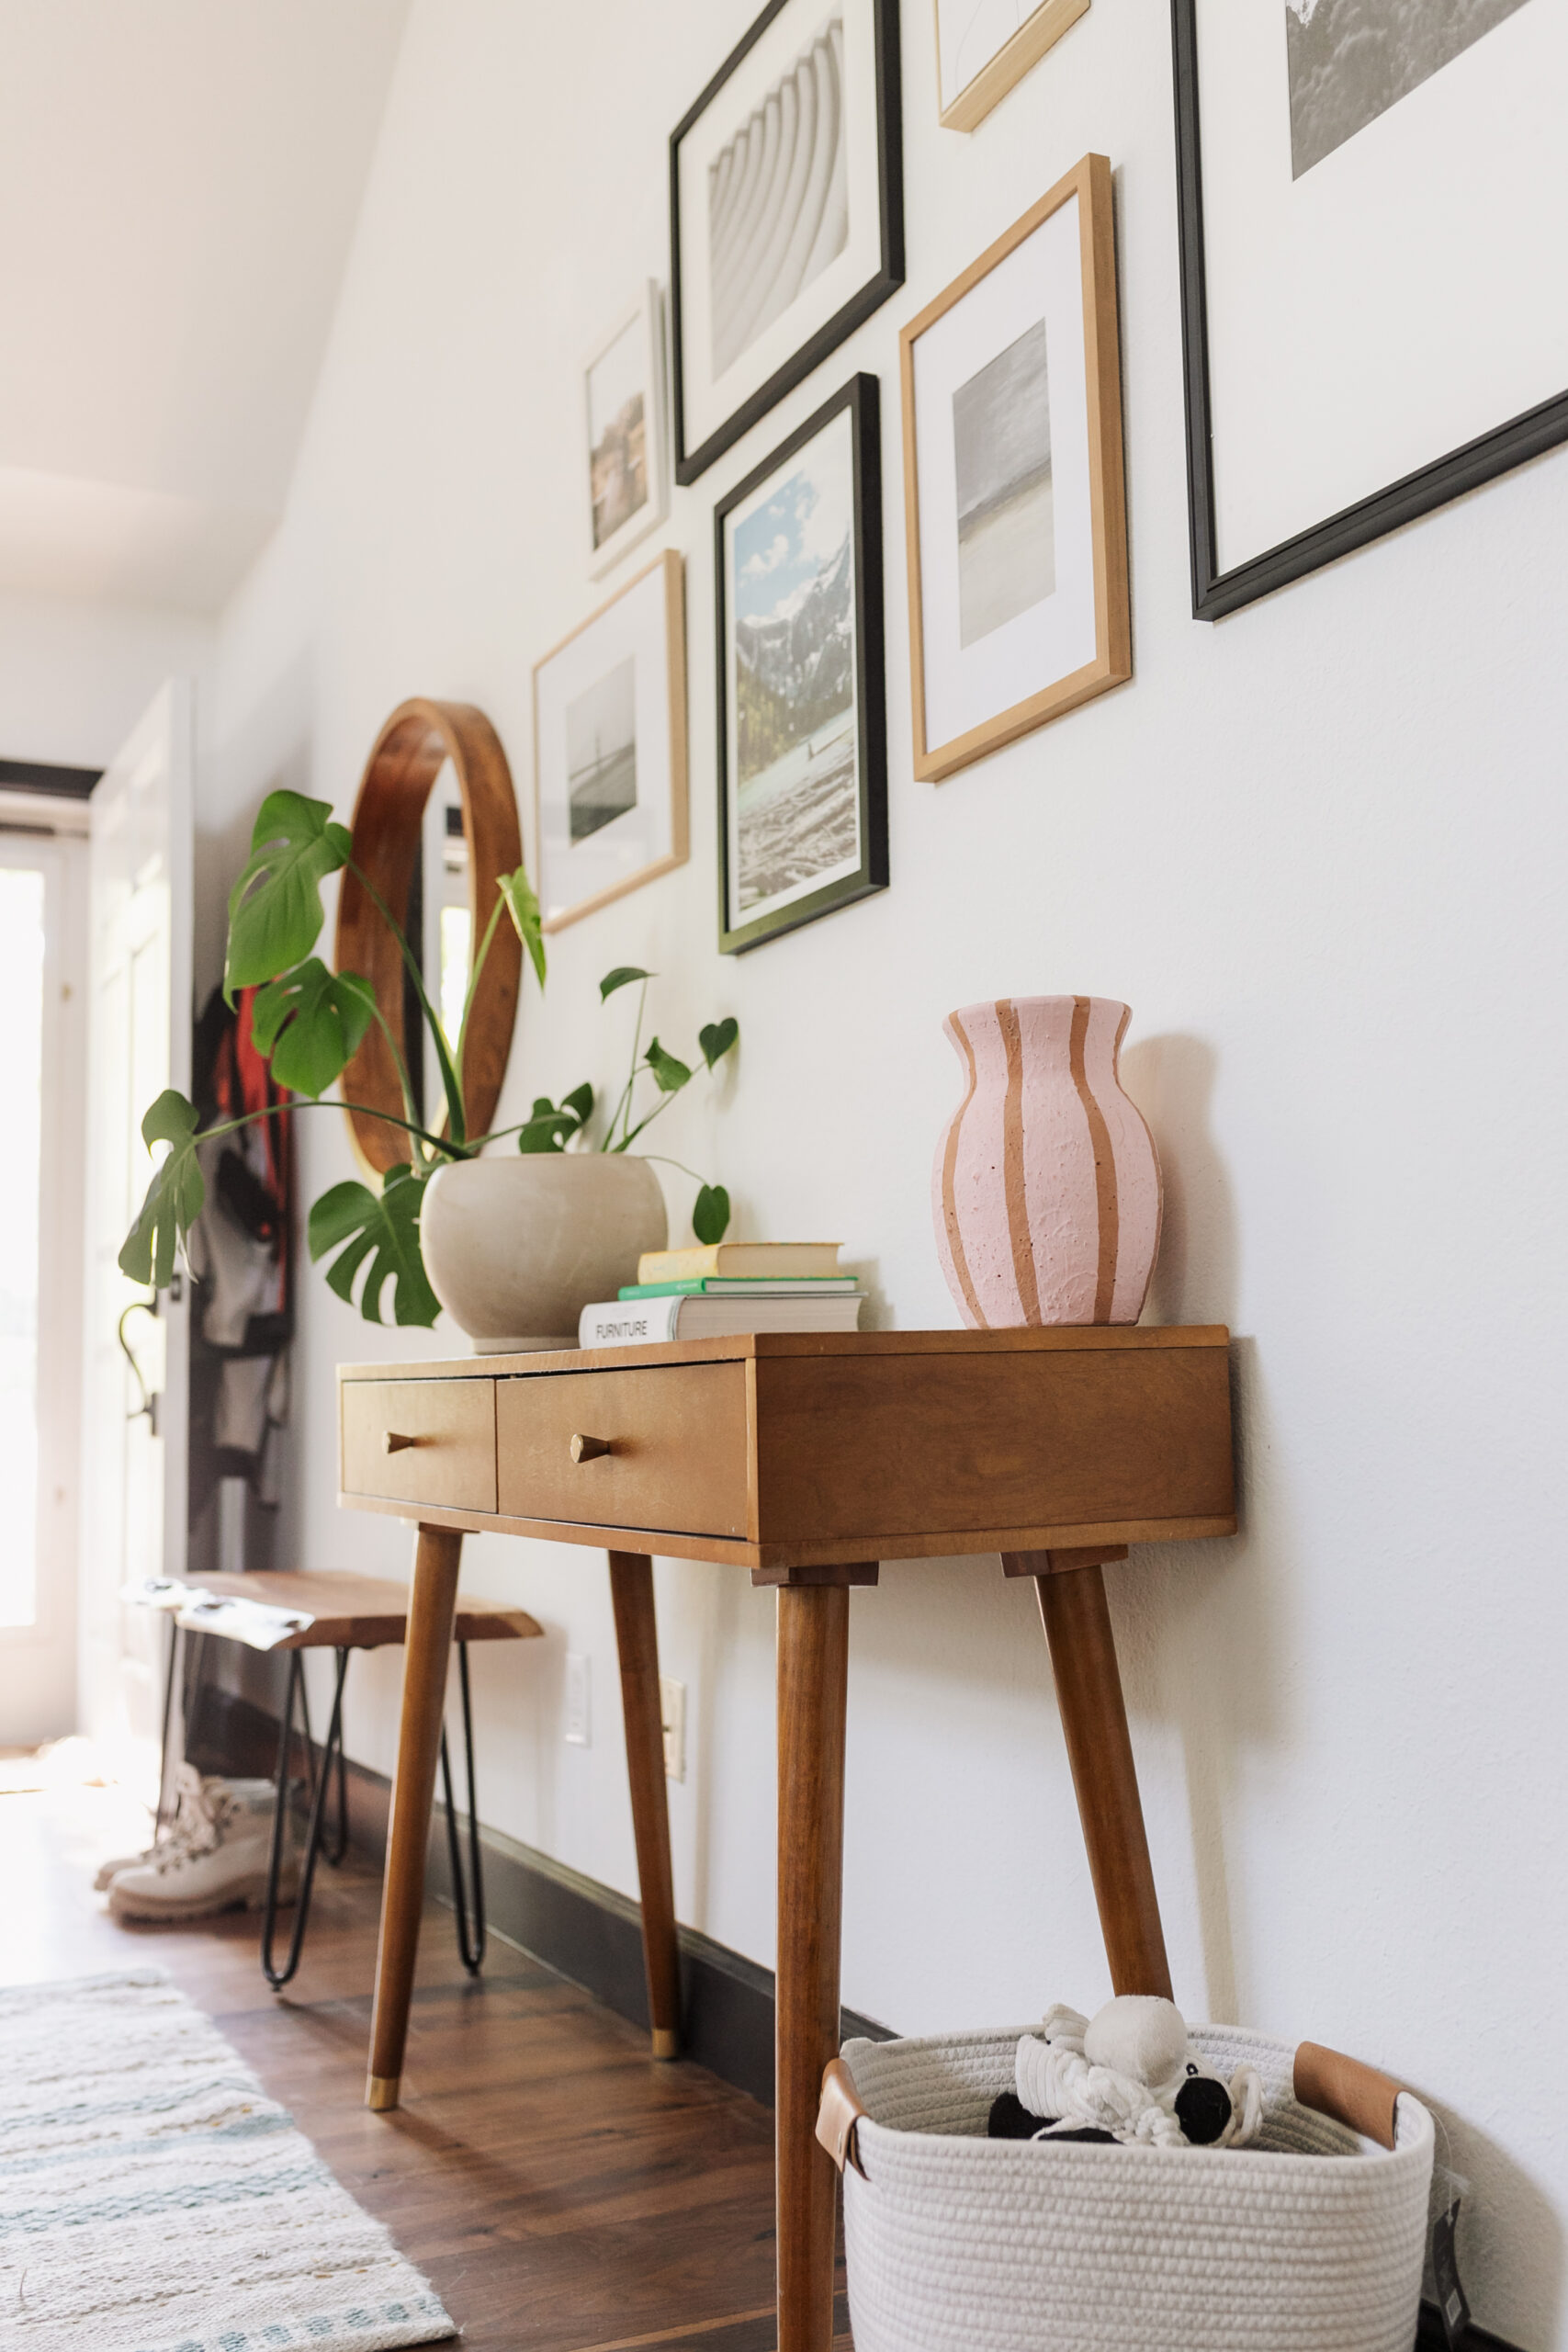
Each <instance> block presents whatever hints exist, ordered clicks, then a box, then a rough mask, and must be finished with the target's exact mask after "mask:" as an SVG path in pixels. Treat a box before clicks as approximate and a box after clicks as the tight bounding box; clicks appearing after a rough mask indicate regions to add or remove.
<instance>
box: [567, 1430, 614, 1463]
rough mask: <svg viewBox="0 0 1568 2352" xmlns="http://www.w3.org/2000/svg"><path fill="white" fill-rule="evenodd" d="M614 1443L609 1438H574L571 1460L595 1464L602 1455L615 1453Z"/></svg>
mask: <svg viewBox="0 0 1568 2352" xmlns="http://www.w3.org/2000/svg"><path fill="white" fill-rule="evenodd" d="M613 1450H614V1445H613V1441H612V1440H611V1439H609V1438H607V1437H582V1436H581V1435H579V1436H577V1437H574V1438H573V1439H572V1441H571V1458H572V1460H573V1461H574V1462H595V1461H597V1460H598V1457H599V1456H600V1454H602V1453H611V1452H613Z"/></svg>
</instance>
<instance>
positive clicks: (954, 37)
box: [932, 0, 1089, 130]
mask: <svg viewBox="0 0 1568 2352" xmlns="http://www.w3.org/2000/svg"><path fill="white" fill-rule="evenodd" d="M1088 10H1089V0H1039V5H1038V6H1036V7H1031V6H1030V5H1029V0H932V11H933V16H934V19H935V27H936V87H937V119H938V121H939V122H940V123H941V124H942V127H943V129H944V130H975V129H976V126H977V125H978V124H980V123H982V122H984V120H985V119H986V117H987V115H988V114H989V113H990V111H991V108H992V107H994V106H996V105H997V104H998V101H999V100H1001V99H1002V98H1005V97H1006V96H1007V94H1008V92H1009V91H1010V89H1012V88H1014V87H1015V86H1016V85H1017V84H1018V83H1020V82H1021V81H1022V79H1023V77H1024V75H1025V74H1027V73H1028V72H1029V70H1030V68H1031V66H1032V65H1038V64H1039V62H1040V60H1041V59H1042V58H1043V56H1044V54H1045V52H1046V51H1047V50H1049V49H1054V48H1055V45H1056V43H1057V42H1058V41H1059V40H1061V38H1062V35H1063V34H1064V33H1065V32H1066V31H1067V29H1068V28H1069V27H1070V26H1073V25H1076V24H1077V20H1078V18H1079V17H1082V16H1085V15H1087V13H1088Z"/></svg>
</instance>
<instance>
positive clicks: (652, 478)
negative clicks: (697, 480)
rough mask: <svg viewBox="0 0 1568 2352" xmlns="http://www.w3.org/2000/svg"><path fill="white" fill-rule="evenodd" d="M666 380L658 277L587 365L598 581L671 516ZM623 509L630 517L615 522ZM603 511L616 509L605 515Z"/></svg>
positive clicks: (592, 563) (593, 565)
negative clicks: (633, 496)
mask: <svg viewBox="0 0 1568 2352" xmlns="http://www.w3.org/2000/svg"><path fill="white" fill-rule="evenodd" d="M664 376H665V368H664V303H663V299H662V296H661V294H660V288H659V284H658V281H657V279H655V278H651V277H650V278H649V280H648V282H647V283H646V285H645V286H644V288H643V289H642V292H641V294H640V295H639V297H638V299H637V302H636V303H635V304H634V305H633V307H632V308H631V309H630V310H629V311H624V312H623V313H622V316H621V318H620V320H619V321H618V322H617V323H616V325H615V328H614V329H613V330H612V332H611V333H610V334H606V335H602V336H601V337H600V339H599V341H598V343H596V344H595V345H594V347H593V350H592V353H591V355H590V356H589V357H588V358H587V360H585V361H584V363H583V368H582V410H583V431H584V436H585V440H586V445H587V473H586V482H585V488H586V501H585V503H586V510H587V532H588V569H589V572H590V574H591V575H592V577H593V578H594V579H600V578H602V577H603V576H604V574H605V573H606V572H609V571H614V570H615V566H616V564H618V563H619V562H621V561H622V560H623V559H624V558H625V557H626V556H627V555H629V554H630V552H631V550H632V549H633V548H635V547H637V545H639V544H640V542H641V541H642V540H643V539H645V538H646V537H648V535H649V532H650V531H652V530H655V529H656V528H657V527H658V526H659V525H660V523H662V522H663V521H664V519H665V517H666V516H667V515H668V514H669V512H670V455H669V439H670V426H669V412H668V406H667V403H666V401H665V396H664ZM639 466H640V469H641V486H642V496H641V497H640V499H637V500H635V501H632V500H628V499H627V498H626V496H625V493H624V491H620V492H619V494H618V486H619V485H622V484H624V483H625V482H626V480H627V478H628V477H630V478H631V480H632V481H636V479H637V469H638V467H639ZM622 504H624V505H625V506H626V513H625V514H624V515H621V517H620V519H619V520H618V521H611V519H610V515H611V514H613V512H614V510H615V507H616V506H618V505H622ZM602 507H603V508H606V509H608V510H609V512H608V513H605V514H604V515H602V514H601V508H602ZM602 530H603V533H604V536H603V537H601V536H600V534H601V531H602Z"/></svg>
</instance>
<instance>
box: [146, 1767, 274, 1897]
mask: <svg viewBox="0 0 1568 2352" xmlns="http://www.w3.org/2000/svg"><path fill="white" fill-rule="evenodd" d="M251 1791H255V1792H258V1793H257V1794H255V1795H252V1794H249V1793H248V1792H251ZM242 1792H246V1793H242ZM182 1798H187V1799H188V1801H187V1804H186V1826H185V1827H184V1828H183V1829H181V1830H180V1831H179V1832H178V1833H177V1834H176V1835H175V1836H174V1837H170V1838H165V1839H164V1842H163V1843H162V1845H160V1846H156V1847H154V1849H153V1850H152V1856H151V1858H150V1859H149V1860H146V1861H141V1862H137V1863H134V1864H132V1866H131V1867H130V1869H129V1870H122V1871H120V1872H119V1874H118V1877H117V1878H115V1879H114V1880H113V1882H112V1883H111V1884H110V1887H109V1910H110V1912H111V1914H112V1915H113V1917H115V1918H117V1919H122V1920H125V1919H141V1920H149V1921H157V1920H164V1919H202V1918H207V1917H209V1916H210V1915H211V1914H212V1913H213V1912H216V1911H231V1910H233V1909H235V1908H236V1907H243V1908H246V1909H250V1908H252V1907H258V1908H259V1906H260V1905H261V1904H262V1903H263V1902H264V1901H265V1895H266V1870H267V1860H268V1856H269V1853H270V1849H271V1845H272V1814H273V1788H272V1783H271V1781H248V1782H247V1781H204V1782H203V1783H202V1785H201V1787H200V1790H199V1792H196V1793H190V1792H186V1791H185V1790H182ZM298 1883H299V1865H298V1862H297V1861H295V1860H286V1861H285V1863H284V1865H283V1868H282V1870H281V1871H280V1872H279V1884H278V1900H279V1902H281V1903H292V1902H293V1900H294V1898H295V1894H296V1893H297V1891H298Z"/></svg>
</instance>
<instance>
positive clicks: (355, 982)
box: [251, 956, 376, 1096]
mask: <svg viewBox="0 0 1568 2352" xmlns="http://www.w3.org/2000/svg"><path fill="white" fill-rule="evenodd" d="M375 1017H376V991H375V989H373V988H372V987H371V985H370V983H369V981H368V980H366V979H361V978H360V976H359V974H358V973H357V972H329V971H328V969H327V967H326V966H325V965H324V964H323V963H322V961H321V957H320V956H310V957H309V958H308V960H307V961H306V962H305V963H303V964H299V965H297V966H296V967H295V968H294V970H293V971H292V972H285V973H284V974H283V976H282V978H281V979H276V980H269V981H268V983H267V985H266V987H265V989H257V991H256V997H255V1002H254V1005H253V1006H252V1008H251V1035H252V1037H253V1038H254V1041H255V1047H256V1051H257V1052H258V1053H260V1054H266V1055H268V1056H270V1057H271V1060H272V1074H273V1077H274V1078H275V1079H276V1081H277V1083H278V1085H279V1086H287V1087H288V1089H289V1090H290V1091H291V1092H292V1093H295V1094H310V1095H317V1096H320V1095H322V1094H324V1093H325V1092H326V1091H327V1089H328V1087H329V1086H331V1085H332V1083H333V1080H334V1079H338V1078H341V1077H342V1076H343V1073H344V1070H345V1069H347V1067H348V1065H349V1063H350V1062H351V1061H352V1060H353V1058H354V1057H355V1054H356V1053H357V1052H358V1051H359V1047H360V1043H361V1041H362V1039H363V1038H364V1035H365V1033H366V1031H367V1029H368V1028H369V1026H370V1023H371V1022H372V1021H373V1020H374V1019H375Z"/></svg>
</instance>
